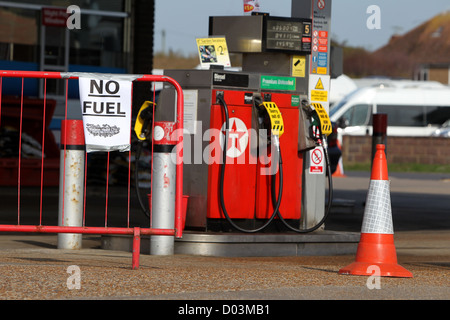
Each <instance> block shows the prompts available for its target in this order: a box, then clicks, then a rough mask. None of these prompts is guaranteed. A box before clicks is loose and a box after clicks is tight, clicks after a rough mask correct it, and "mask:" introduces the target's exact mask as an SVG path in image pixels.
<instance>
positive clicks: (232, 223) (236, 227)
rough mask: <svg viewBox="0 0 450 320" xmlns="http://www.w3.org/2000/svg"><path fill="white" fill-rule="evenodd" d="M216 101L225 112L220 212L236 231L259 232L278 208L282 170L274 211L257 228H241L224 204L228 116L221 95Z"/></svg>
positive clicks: (281, 191) (281, 188)
mask: <svg viewBox="0 0 450 320" xmlns="http://www.w3.org/2000/svg"><path fill="white" fill-rule="evenodd" d="M217 99H218V101H219V102H220V105H221V106H222V109H223V111H224V114H225V139H224V144H223V151H222V158H223V163H222V164H221V170H220V181H219V188H220V191H219V196H220V206H221V208H222V212H223V214H224V216H225V218H226V219H227V221H228V222H229V223H230V225H231V226H232V227H233V228H235V229H236V230H238V231H241V232H245V233H255V232H259V231H262V230H263V229H265V228H266V227H267V226H268V225H269V224H270V223H271V222H272V221H273V219H274V218H275V217H276V215H277V212H278V209H279V208H280V203H281V196H282V194H283V174H282V171H280V173H279V175H278V176H279V185H280V189H279V191H278V198H277V201H276V204H275V208H274V211H273V213H272V215H271V217H270V219H269V220H267V222H266V223H264V224H263V225H262V226H260V227H259V228H255V229H245V228H242V227H240V226H238V225H237V224H236V223H235V222H234V221H233V219H231V218H230V216H229V214H228V211H227V209H226V206H225V199H224V194H223V188H224V180H225V167H226V159H227V146H228V130H229V127H230V126H229V122H230V118H229V115H228V106H227V104H226V102H225V100H224V99H223V97H221V96H217ZM278 150H279V149H278ZM279 159H280V168H281V167H282V164H281V154H280V158H279ZM272 180H273V181H275V179H272Z"/></svg>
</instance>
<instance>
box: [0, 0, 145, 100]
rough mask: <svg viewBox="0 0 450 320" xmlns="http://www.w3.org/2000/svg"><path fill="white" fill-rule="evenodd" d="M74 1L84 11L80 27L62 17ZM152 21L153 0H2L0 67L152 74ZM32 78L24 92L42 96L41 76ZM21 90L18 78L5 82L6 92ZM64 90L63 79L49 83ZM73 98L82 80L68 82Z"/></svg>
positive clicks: (53, 91)
mask: <svg viewBox="0 0 450 320" xmlns="http://www.w3.org/2000/svg"><path fill="white" fill-rule="evenodd" d="M70 5H76V6H78V7H79V8H80V9H81V16H80V25H79V27H80V28H79V29H77V28H74V29H69V28H67V26H66V25H65V23H64V22H65V21H64V19H58V18H57V16H58V15H60V16H61V15H63V14H64V12H65V11H66V9H67V7H68V6H70ZM153 21H154V1H153V0H151V1H146V0H70V1H68V0H26V1H0V69H6V70H29V71H60V72H101V73H139V74H144V73H147V74H148V73H151V70H152V63H153ZM29 80H30V81H29V83H28V85H27V88H26V92H25V94H26V95H27V96H36V97H39V96H42V92H43V88H42V85H40V84H39V82H38V80H34V81H32V80H31V79H29ZM17 90H20V87H17V86H16V85H15V83H14V82H9V83H8V81H7V82H5V83H4V86H3V94H11V95H15V94H18V92H17ZM64 90H65V88H64V85H61V83H60V82H59V83H57V82H56V81H55V82H53V83H52V82H49V83H48V85H47V95H49V96H52V97H55V98H58V96H59V97H61V96H64ZM139 91H140V90H139V88H137V90H136V92H135V95H137V96H139V95H140V94H139ZM68 97H69V99H72V98H73V99H77V98H78V84H77V83H70V84H69V90H68ZM141 100H142V99H141Z"/></svg>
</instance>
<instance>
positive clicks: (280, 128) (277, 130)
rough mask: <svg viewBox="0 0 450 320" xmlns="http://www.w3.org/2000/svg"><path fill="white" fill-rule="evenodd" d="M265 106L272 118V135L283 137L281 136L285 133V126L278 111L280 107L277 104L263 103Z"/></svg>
mask: <svg viewBox="0 0 450 320" xmlns="http://www.w3.org/2000/svg"><path fill="white" fill-rule="evenodd" d="M263 105H264V107H265V108H266V110H267V113H268V114H269V117H270V123H271V126H272V134H273V135H276V136H279V137H281V135H282V134H283V133H284V124H283V117H282V116H281V112H280V109H278V106H277V105H276V103H275V102H263Z"/></svg>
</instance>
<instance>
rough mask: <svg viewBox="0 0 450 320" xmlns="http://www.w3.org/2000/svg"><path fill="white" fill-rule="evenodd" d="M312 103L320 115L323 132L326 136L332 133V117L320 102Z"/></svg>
mask: <svg viewBox="0 0 450 320" xmlns="http://www.w3.org/2000/svg"><path fill="white" fill-rule="evenodd" d="M312 105H313V107H314V109H315V110H316V112H317V115H318V116H319V119H320V127H321V129H322V134H324V135H326V136H328V135H330V133H331V131H332V128H331V121H330V118H329V117H328V113H327V111H326V110H325V109H324V107H323V106H322V104H320V103H312Z"/></svg>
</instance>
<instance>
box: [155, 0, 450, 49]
mask: <svg viewBox="0 0 450 320" xmlns="http://www.w3.org/2000/svg"><path fill="white" fill-rule="evenodd" d="M314 1H316V0H314ZM326 1H329V0H326ZM155 3H156V8H155V42H154V51H155V52H160V51H163V49H165V51H166V52H167V51H169V50H172V51H175V52H180V53H182V54H185V55H189V54H194V53H195V52H196V42H195V39H196V38H203V37H207V36H208V19H209V17H210V16H224V15H243V0H156V2H155ZM259 3H260V7H261V11H263V12H268V13H270V15H272V16H282V17H290V16H291V3H292V0H259ZM372 5H376V6H378V7H379V8H380V11H379V13H380V14H379V18H380V19H379V21H380V28H379V29H373V28H372V29H369V28H368V27H367V20H368V19H370V17H371V16H372V15H373V12H372V11H370V12H369V13H367V9H368V7H370V6H372ZM447 10H450V1H449V0H426V1H424V0H333V1H332V10H331V36H332V38H333V40H336V41H337V42H339V43H345V44H346V45H349V46H355V47H363V48H365V49H367V50H369V51H373V50H376V49H378V48H380V47H382V46H384V45H385V44H387V43H388V42H389V39H390V38H391V36H392V35H393V34H400V35H401V34H405V33H406V32H408V31H410V30H412V29H413V28H415V27H417V26H419V25H420V24H422V23H423V22H425V21H427V20H429V19H430V18H432V17H434V16H436V15H437V14H439V13H441V12H444V11H447ZM163 33H164V34H165V37H164V39H165V40H163V37H162V34H163Z"/></svg>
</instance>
